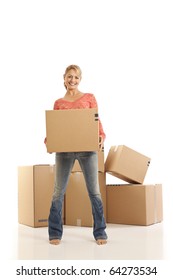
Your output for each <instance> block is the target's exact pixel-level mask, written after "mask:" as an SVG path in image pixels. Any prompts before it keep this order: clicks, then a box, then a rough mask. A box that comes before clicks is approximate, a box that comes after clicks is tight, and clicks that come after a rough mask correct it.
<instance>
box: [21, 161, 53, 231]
mask: <svg viewBox="0 0 173 280" xmlns="http://www.w3.org/2000/svg"><path fill="white" fill-rule="evenodd" d="M54 174H55V169H54V166H51V165H33V166H19V167H18V221H19V223H20V224H24V225H28V226H31V227H45V226H47V225H48V216H49V211H50V205H51V200H52V194H53V189H54Z"/></svg>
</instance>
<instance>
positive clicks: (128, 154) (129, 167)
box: [105, 145, 151, 184]
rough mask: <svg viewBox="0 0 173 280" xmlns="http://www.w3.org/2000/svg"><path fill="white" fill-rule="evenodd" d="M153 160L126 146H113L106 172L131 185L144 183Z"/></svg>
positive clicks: (107, 160) (107, 159)
mask: <svg viewBox="0 0 173 280" xmlns="http://www.w3.org/2000/svg"><path fill="white" fill-rule="evenodd" d="M150 161H151V159H150V158H149V157H147V156H145V155H143V154H141V153H139V152H137V151H134V150H133V149H131V148H129V147H127V146H125V145H119V146H112V147H111V148H110V150H109V153H108V156H107V158H106V162H105V171H106V172H107V173H109V174H111V175H113V176H115V177H117V178H119V179H122V180H124V181H126V182H129V183H132V184H133V183H139V184H142V183H143V182H144V178H145V175H146V173H147V170H148V167H149V164H150Z"/></svg>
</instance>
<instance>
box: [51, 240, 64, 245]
mask: <svg viewBox="0 0 173 280" xmlns="http://www.w3.org/2000/svg"><path fill="white" fill-rule="evenodd" d="M60 242H61V240H59V239H52V240H50V241H49V243H50V244H52V245H59V244H60Z"/></svg>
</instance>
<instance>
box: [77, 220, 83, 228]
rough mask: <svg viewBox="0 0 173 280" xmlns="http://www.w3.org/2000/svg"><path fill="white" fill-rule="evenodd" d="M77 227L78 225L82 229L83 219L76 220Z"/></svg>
mask: <svg viewBox="0 0 173 280" xmlns="http://www.w3.org/2000/svg"><path fill="white" fill-rule="evenodd" d="M76 225H77V226H78V227H81V225H82V222H81V219H77V220H76Z"/></svg>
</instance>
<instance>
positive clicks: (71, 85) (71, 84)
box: [69, 83, 77, 86]
mask: <svg viewBox="0 0 173 280" xmlns="http://www.w3.org/2000/svg"><path fill="white" fill-rule="evenodd" d="M69 85H71V86H76V85H77V84H73V83H69Z"/></svg>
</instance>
